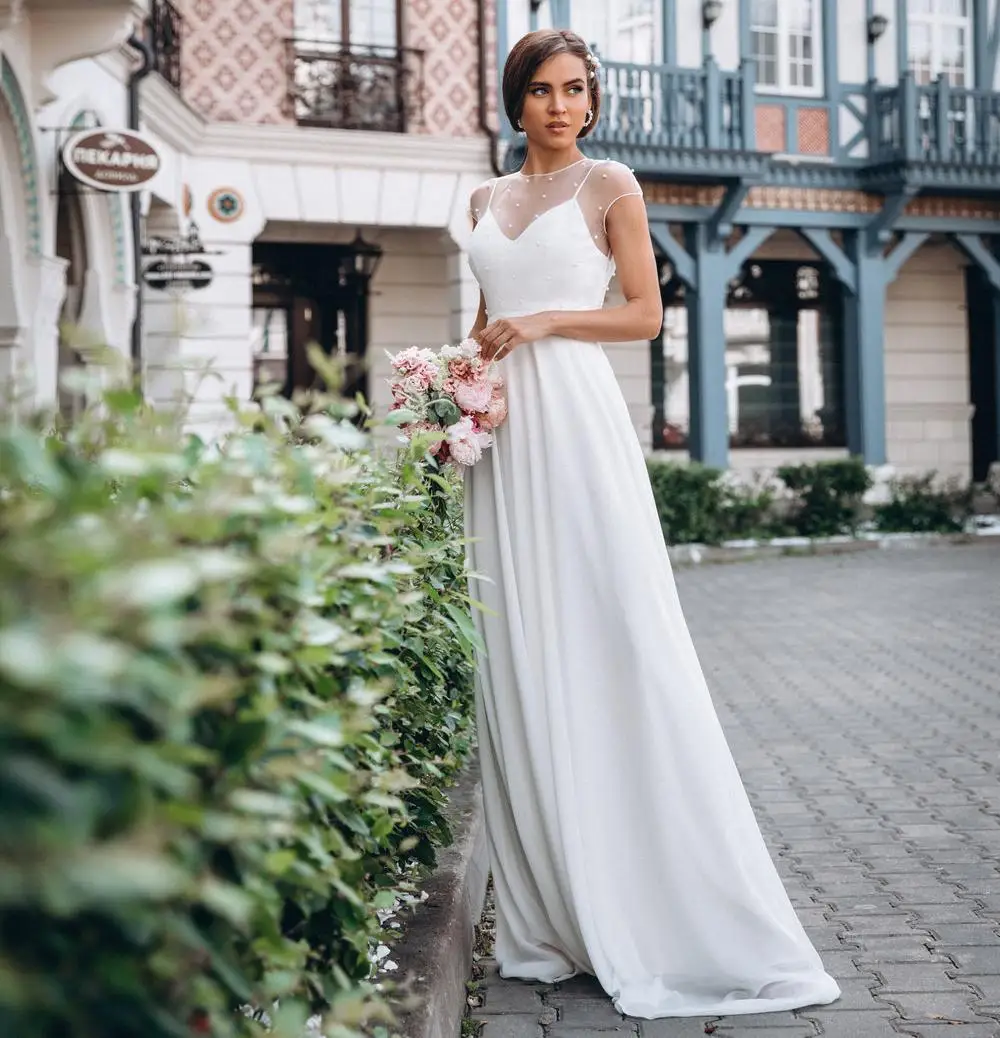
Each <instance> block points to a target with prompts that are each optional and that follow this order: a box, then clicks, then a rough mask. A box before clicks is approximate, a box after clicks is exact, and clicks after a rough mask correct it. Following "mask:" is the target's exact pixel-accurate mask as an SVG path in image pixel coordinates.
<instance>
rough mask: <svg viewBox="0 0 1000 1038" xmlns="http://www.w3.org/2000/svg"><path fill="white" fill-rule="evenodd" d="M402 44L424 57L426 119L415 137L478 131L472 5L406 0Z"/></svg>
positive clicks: (456, 0) (464, 0)
mask: <svg viewBox="0 0 1000 1038" xmlns="http://www.w3.org/2000/svg"><path fill="white" fill-rule="evenodd" d="M403 32H404V34H405V36H406V45H407V46H408V47H414V48H416V49H418V50H422V51H423V52H424V98H425V101H424V119H423V125H421V126H417V127H415V129H416V131H417V132H418V133H427V134H433V135H435V136H438V137H471V136H474V135H475V134H477V133H478V132H479V113H478V104H479V86H478V83H479V78H478V77H479V73H478V69H479V43H478V26H477V22H476V4H475V0H406V7H405V9H404V17H403Z"/></svg>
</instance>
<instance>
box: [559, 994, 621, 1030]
mask: <svg viewBox="0 0 1000 1038" xmlns="http://www.w3.org/2000/svg"><path fill="white" fill-rule="evenodd" d="M545 1002H546V1005H548V1006H549V1007H550V1008H552V1009H555V1010H556V1012H558V1014H559V1024H560V1026H564V1027H594V1028H601V1027H618V1026H620V1025H621V1023H622V1020H623V1019H624V1018H623V1017H622V1015H621V1013H619V1012H618V1010H617V1009H615V1007H614V1003H613V1002H612V1001H611V999H610V998H608V997H607V996H606V995H605V996H604V998H601V999H597V998H580V997H579V996H577V995H570V996H559V995H549V996H548V997H547V998H546V1000H545Z"/></svg>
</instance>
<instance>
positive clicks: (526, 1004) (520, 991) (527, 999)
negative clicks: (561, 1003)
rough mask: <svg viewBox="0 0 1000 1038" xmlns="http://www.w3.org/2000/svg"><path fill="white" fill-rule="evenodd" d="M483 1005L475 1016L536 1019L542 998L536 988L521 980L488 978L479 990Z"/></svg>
mask: <svg viewBox="0 0 1000 1038" xmlns="http://www.w3.org/2000/svg"><path fill="white" fill-rule="evenodd" d="M480 992H481V993H482V996H483V1004H482V1005H481V1006H478V1007H477V1008H476V1014H477V1015H481V1016H495V1015H496V1014H498V1013H516V1014H522V1015H527V1016H534V1017H536V1018H537V1017H538V1015H539V1013H541V1012H542V1009H543V1008H544V1006H543V1004H542V996H541V994H540V992H539V991H538V990H537V988H536V987H534V986H532V985H531V984H529V983H527V982H525V981H523V980H501V979H500V978H499V977H490V978H489V979H488V981H487V982H486V983H484V984H483V985H482V987H481V988H480Z"/></svg>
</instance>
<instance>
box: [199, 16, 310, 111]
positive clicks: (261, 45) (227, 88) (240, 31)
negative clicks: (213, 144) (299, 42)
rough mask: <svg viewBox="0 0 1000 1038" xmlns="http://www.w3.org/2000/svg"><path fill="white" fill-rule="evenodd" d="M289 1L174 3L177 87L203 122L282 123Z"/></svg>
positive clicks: (285, 89) (289, 17) (290, 31)
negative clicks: (179, 22) (178, 23)
mask: <svg viewBox="0 0 1000 1038" xmlns="http://www.w3.org/2000/svg"><path fill="white" fill-rule="evenodd" d="M292 4H293V0H180V4H179V6H180V11H181V14H182V15H183V16H184V36H183V41H182V46H181V87H182V92H183V94H184V99H185V100H186V101H187V102H188V104H190V105H191V106H192V107H193V108H194V109H195V110H196V111H197V112H199V113H200V114H201V115H203V116H205V118H206V119H213V120H218V121H219V122H245V123H285V122H289V121H290V115H289V111H288V105H287V93H288V87H287V84H288V75H287V46H286V43H285V41H286V40H287V39H288V38H289V37H290V36H291V35H292V22H293V19H292V12H293V7H292Z"/></svg>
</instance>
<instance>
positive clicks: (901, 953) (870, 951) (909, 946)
mask: <svg viewBox="0 0 1000 1038" xmlns="http://www.w3.org/2000/svg"><path fill="white" fill-rule="evenodd" d="M929 940H930V938H929V937H927V936H925V935H923V934H913V935H912V936H907V937H874V936H872V937H861V936H860V935H859V936H858V937H857V939H856V942H855V943H856V944H857V945H858V951H857V952H856V953H855V957H856V958H857V959H858V961H859V962H863V963H865V964H868V963H873V962H935V961H941V962H946V961H948V960H947V956H946V955H945V954H943V953H940V952H938V953H935V952H932V951H931V950H930V948H929V947H928V946H927V944H926V943H925V942H927V941H929Z"/></svg>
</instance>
